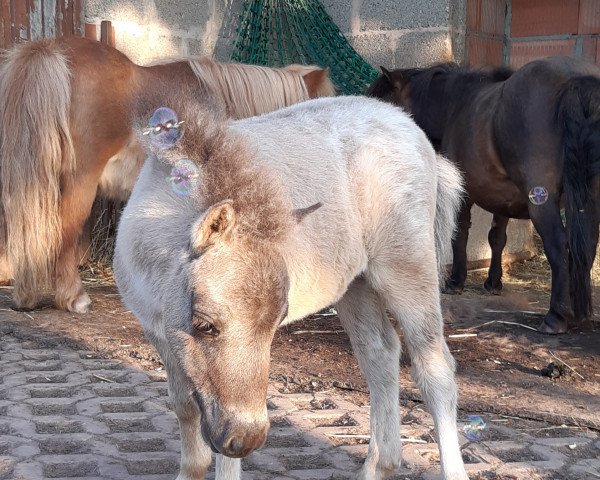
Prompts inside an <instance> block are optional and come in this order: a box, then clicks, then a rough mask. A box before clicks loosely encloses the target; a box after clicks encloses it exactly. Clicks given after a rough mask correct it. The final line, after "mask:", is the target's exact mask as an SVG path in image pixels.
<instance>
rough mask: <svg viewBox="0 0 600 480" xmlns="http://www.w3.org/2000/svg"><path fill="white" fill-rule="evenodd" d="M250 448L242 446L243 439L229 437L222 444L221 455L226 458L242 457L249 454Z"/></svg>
mask: <svg viewBox="0 0 600 480" xmlns="http://www.w3.org/2000/svg"><path fill="white" fill-rule="evenodd" d="M251 450H252V447H250V448H249V447H248V446H246V445H245V444H244V438H243V437H236V436H231V437H229V438H228V439H227V440H225V443H224V444H223V453H224V454H225V455H227V456H228V457H243V456H245V455H247V454H248V453H250V451H251Z"/></svg>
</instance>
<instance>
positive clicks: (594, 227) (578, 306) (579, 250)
mask: <svg viewBox="0 0 600 480" xmlns="http://www.w3.org/2000/svg"><path fill="white" fill-rule="evenodd" d="M557 118H558V122H559V125H560V127H561V128H562V159H563V175H564V193H565V211H566V217H567V234H568V242H569V251H570V257H571V258H570V260H571V264H570V276H571V278H570V282H571V299H572V302H573V309H574V313H575V318H576V319H585V318H589V317H590V316H591V314H592V301H591V298H592V292H591V282H590V271H591V269H592V264H593V262H594V257H595V255H596V246H597V244H598V220H599V216H598V212H599V208H598V205H597V202H598V201H599V200H600V198H599V193H600V190H599V185H598V174H600V78H596V77H591V76H584V77H576V78H573V79H571V80H569V81H568V82H566V83H565V85H564V86H563V87H562V89H561V92H560V96H559V101H558V108H557Z"/></svg>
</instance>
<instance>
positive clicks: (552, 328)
mask: <svg viewBox="0 0 600 480" xmlns="http://www.w3.org/2000/svg"><path fill="white" fill-rule="evenodd" d="M537 329H538V332H542V333H547V334H549V335H559V334H561V333H567V330H568V326H567V321H566V320H564V319H561V318H557V317H555V316H554V315H551V314H548V315H546V317H545V318H544V321H543V322H542V323H541V324H540V326H539V327H538V328H537Z"/></svg>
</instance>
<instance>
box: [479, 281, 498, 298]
mask: <svg viewBox="0 0 600 480" xmlns="http://www.w3.org/2000/svg"><path fill="white" fill-rule="evenodd" d="M483 288H485V289H486V290H487V292H488V293H490V294H492V295H501V294H502V282H498V284H497V285H495V286H494V285H492V283H491V282H489V281H488V280H486V281H485V283H484V284H483Z"/></svg>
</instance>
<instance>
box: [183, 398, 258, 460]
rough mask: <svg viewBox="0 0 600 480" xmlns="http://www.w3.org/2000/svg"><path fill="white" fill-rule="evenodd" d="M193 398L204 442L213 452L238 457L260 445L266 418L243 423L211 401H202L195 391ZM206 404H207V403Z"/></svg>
mask: <svg viewBox="0 0 600 480" xmlns="http://www.w3.org/2000/svg"><path fill="white" fill-rule="evenodd" d="M194 398H195V400H196V403H197V404H198V407H199V408H200V412H201V431H202V437H203V438H204V441H205V442H206V443H208V445H209V446H210V448H211V449H212V451H213V452H215V453H220V454H222V455H225V456H227V457H233V458H241V457H245V456H247V455H249V454H250V453H252V452H253V451H254V450H256V449H257V448H260V447H261V446H262V445H263V443H265V440H266V439H267V432H268V431H269V420H268V419H267V418H266V417H265V420H264V421H263V420H256V421H252V422H247V421H243V420H239V419H236V418H235V416H233V417H229V416H228V415H226V414H224V412H223V411H222V410H221V409H220V407H219V405H218V404H217V402H215V401H205V399H204V398H203V397H202V395H200V394H199V393H198V392H195V393H194ZM209 405H210V406H209Z"/></svg>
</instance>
